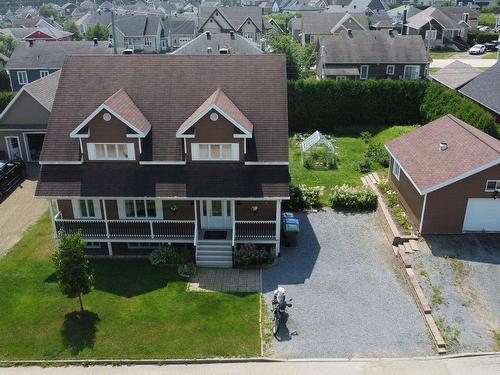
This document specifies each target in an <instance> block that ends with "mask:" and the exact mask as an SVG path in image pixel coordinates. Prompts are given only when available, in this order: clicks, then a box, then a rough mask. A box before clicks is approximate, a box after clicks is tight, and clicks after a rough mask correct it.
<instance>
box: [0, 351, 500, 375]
mask: <svg viewBox="0 0 500 375" xmlns="http://www.w3.org/2000/svg"><path fill="white" fill-rule="evenodd" d="M499 371H500V356H499V355H496V356H480V357H470V358H435V359H380V360H353V361H324V362H323V361H320V362H308V361H301V362H267V363H262V362H261V363H215V364H199V365H183V364H180V365H166V366H153V365H143V366H121V367H120V366H117V367H112V366H95V367H94V366H90V367H74V366H69V367H55V368H54V367H52V368H47V367H45V368H42V367H17V368H3V369H2V368H0V375H35V374H36V375H38V374H41V375H83V374H95V375H132V374H134V375H135V374H137V375H142V374H144V375H146V374H147V375H159V374H180V375H199V374H203V375H234V374H238V375H255V374H259V375H299V374H304V375H309V374H314V375H322V374H325V375H327V374H328V375H330V374H335V375H348V374H349V375H498V373H499Z"/></svg>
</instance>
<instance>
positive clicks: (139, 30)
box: [109, 15, 167, 53]
mask: <svg viewBox="0 0 500 375" xmlns="http://www.w3.org/2000/svg"><path fill="white" fill-rule="evenodd" d="M115 29H116V36H114V35H113V28H112V27H111V26H109V33H110V36H111V38H112V40H113V42H114V43H116V46H117V47H118V48H124V49H125V48H126V49H132V50H133V51H134V53H160V52H162V51H166V50H167V40H166V36H165V29H164V28H163V23H162V21H161V18H160V17H159V16H153V15H135V16H124V17H120V18H118V19H117V20H115Z"/></svg>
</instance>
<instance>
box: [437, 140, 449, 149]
mask: <svg viewBox="0 0 500 375" xmlns="http://www.w3.org/2000/svg"><path fill="white" fill-rule="evenodd" d="M439 149H440V150H441V151H446V150H448V143H446V142H441V143H440V144H439Z"/></svg>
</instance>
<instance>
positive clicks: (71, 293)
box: [52, 233, 94, 311]
mask: <svg viewBox="0 0 500 375" xmlns="http://www.w3.org/2000/svg"><path fill="white" fill-rule="evenodd" d="M84 247H85V241H83V240H82V237H81V235H80V233H74V234H62V235H61V239H60V243H59V246H58V248H57V249H56V252H55V254H54V255H53V257H52V261H53V262H54V266H55V268H56V277H57V282H58V284H59V287H60V288H61V291H62V293H63V294H64V295H65V296H66V297H68V298H76V297H78V299H79V301H80V311H83V310H84V309H83V302H82V294H88V293H89V292H90V291H91V290H92V287H93V285H94V272H93V270H92V269H91V267H90V264H89V261H88V260H87V258H85V253H84Z"/></svg>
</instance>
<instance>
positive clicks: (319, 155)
mask: <svg viewBox="0 0 500 375" xmlns="http://www.w3.org/2000/svg"><path fill="white" fill-rule="evenodd" d="M302 158H303V164H304V167H305V168H307V169H316V170H326V169H333V168H335V154H334V152H333V151H332V150H330V149H329V148H328V147H326V146H324V145H321V146H314V147H312V148H310V149H309V150H307V151H306V152H305V153H304V155H303V156H302Z"/></svg>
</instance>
